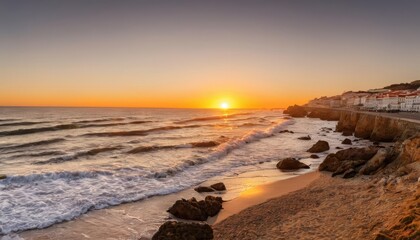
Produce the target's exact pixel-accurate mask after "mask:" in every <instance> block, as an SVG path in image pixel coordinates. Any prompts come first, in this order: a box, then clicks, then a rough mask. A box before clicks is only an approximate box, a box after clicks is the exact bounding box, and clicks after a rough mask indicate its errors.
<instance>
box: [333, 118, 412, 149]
mask: <svg viewBox="0 0 420 240" xmlns="http://www.w3.org/2000/svg"><path fill="white" fill-rule="evenodd" d="M336 131H337V132H345V131H349V132H352V133H354V136H355V137H358V138H364V139H370V140H372V141H379V142H392V141H397V140H403V139H407V138H409V137H412V136H414V135H416V134H417V133H418V132H420V124H419V123H416V122H414V121H413V122H412V121H409V120H404V119H398V118H392V117H387V116H381V115H376V114H372V113H364V112H353V111H341V114H340V119H339V121H338V123H337V127H336Z"/></svg>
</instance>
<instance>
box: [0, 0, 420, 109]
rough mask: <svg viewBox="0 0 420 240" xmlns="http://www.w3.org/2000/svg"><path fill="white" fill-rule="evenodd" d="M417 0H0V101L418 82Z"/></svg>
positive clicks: (301, 96)
mask: <svg viewBox="0 0 420 240" xmlns="http://www.w3.org/2000/svg"><path fill="white" fill-rule="evenodd" d="M419 13H420V2H419V1H405V0H402V1H336V0H334V1H316V0H310V1H309V0H308V1H264V0H262V1H247V0H244V1H218V0H215V1H175V0H173V1H158V0H157V1H141V0H138V1H124V0H119V1H108V0H103V1H100V0H72V1H57V0H51V1H43V0H39V1H30V0H27V1H21V0H4V1H0V105H3V106H17V105H19V106H21V105H26V106H28V105H29V106H126V107H200V108H201V107H217V106H219V105H220V103H221V102H228V103H230V105H231V106H232V107H238V108H248V107H249V108H254V107H285V106H287V105H290V104H293V103H298V104H302V103H305V102H306V101H307V100H309V99H312V98H314V97H318V96H324V95H336V94H341V93H342V92H343V91H346V90H366V89H370V88H377V87H383V86H385V85H388V84H392V83H399V82H410V81H413V80H416V79H420V47H419V43H420V14H419Z"/></svg>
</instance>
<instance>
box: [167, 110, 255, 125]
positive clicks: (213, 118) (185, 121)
mask: <svg viewBox="0 0 420 240" xmlns="http://www.w3.org/2000/svg"><path fill="white" fill-rule="evenodd" d="M250 114H252V113H234V114H226V115H217V116H209V117H199V118H191V119H187V120H182V121H177V122H175V123H176V124H184V123H190V122H201V121H212V120H219V119H228V118H234V117H237V116H242V115H250Z"/></svg>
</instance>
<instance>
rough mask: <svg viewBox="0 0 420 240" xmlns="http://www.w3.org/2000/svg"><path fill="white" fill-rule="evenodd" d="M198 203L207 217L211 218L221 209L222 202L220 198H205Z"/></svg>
mask: <svg viewBox="0 0 420 240" xmlns="http://www.w3.org/2000/svg"><path fill="white" fill-rule="evenodd" d="M198 203H199V205H200V207H201V209H202V210H203V211H204V212H205V213H206V214H207V215H208V216H210V217H213V216H216V214H218V213H219V212H220V210H221V209H222V203H223V200H222V198H221V197H213V196H207V197H206V198H205V199H204V201H203V200H201V201H199V202H198Z"/></svg>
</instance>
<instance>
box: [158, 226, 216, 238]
mask: <svg viewBox="0 0 420 240" xmlns="http://www.w3.org/2000/svg"><path fill="white" fill-rule="evenodd" d="M184 239H191V240H199V239H200V240H211V239H213V229H211V227H210V226H209V225H208V224H199V223H185V222H176V221H168V222H165V223H164V224H162V225H161V226H160V227H159V230H158V231H157V232H156V233H155V234H154V235H153V237H152V240H184Z"/></svg>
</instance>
